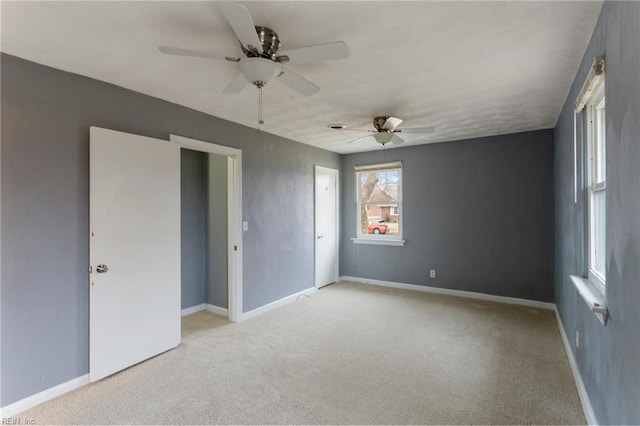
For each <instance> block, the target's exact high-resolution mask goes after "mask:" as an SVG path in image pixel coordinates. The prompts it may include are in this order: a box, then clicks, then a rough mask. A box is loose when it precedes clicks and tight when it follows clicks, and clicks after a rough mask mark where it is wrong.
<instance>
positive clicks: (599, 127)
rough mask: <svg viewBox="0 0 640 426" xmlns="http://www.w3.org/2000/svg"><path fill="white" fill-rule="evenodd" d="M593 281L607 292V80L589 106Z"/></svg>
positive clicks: (590, 227) (589, 192)
mask: <svg viewBox="0 0 640 426" xmlns="http://www.w3.org/2000/svg"><path fill="white" fill-rule="evenodd" d="M585 110H586V111H585V113H586V118H587V120H586V124H587V129H586V130H587V131H586V136H587V182H588V186H587V191H588V204H587V210H588V218H589V220H588V234H589V250H588V257H589V262H588V264H589V280H590V281H592V282H593V283H595V284H597V285H598V286H599V287H600V290H601V291H602V293H603V294H604V292H605V289H604V286H605V283H606V210H607V209H606V183H607V180H606V120H605V118H606V108H605V93H604V79H602V81H601V82H600V84H599V85H598V86H597V87H596V88H595V89H594V91H593V94H592V95H591V97H590V99H589V100H588V101H587V103H586V105H585Z"/></svg>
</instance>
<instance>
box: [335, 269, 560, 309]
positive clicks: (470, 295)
mask: <svg viewBox="0 0 640 426" xmlns="http://www.w3.org/2000/svg"><path fill="white" fill-rule="evenodd" d="M340 281H353V282H357V283H363V284H372V285H379V286H382V287H391V288H401V289H404V290H414V291H421V292H423V293H434V294H444V295H446V296H455V297H465V298H467V299H477V300H486V301H489V302H498V303H508V304H510V305H521V306H528V307H531V308H540V309H549V310H554V309H555V306H556V305H555V304H554V303H548V302H540V301H538V300H529V299H519V298H517V297H506V296H495V295H493V294H484V293H475V292H472V291H463V290H452V289H448V288H438V287H429V286H424V285H417V284H404V283H396V282H392V281H381V280H373V279H370V278H360V277H349V276H342V277H340Z"/></svg>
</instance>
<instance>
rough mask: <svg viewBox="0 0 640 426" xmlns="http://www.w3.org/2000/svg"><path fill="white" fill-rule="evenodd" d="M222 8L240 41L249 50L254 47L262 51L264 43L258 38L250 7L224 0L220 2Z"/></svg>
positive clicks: (259, 51)
mask: <svg viewBox="0 0 640 426" xmlns="http://www.w3.org/2000/svg"><path fill="white" fill-rule="evenodd" d="M220 10H222V14H223V15H224V17H225V18H227V22H229V25H231V28H232V29H233V32H234V33H236V37H238V40H240V43H242V45H243V46H244V47H246V48H247V49H249V50H251V48H252V47H253V48H255V50H256V51H257V52H258V53H262V44H261V43H260V39H259V38H258V33H257V32H256V26H255V25H253V20H252V19H251V14H250V13H249V9H247V8H246V7H244V6H242V5H239V4H237V3H231V2H226V1H223V2H220Z"/></svg>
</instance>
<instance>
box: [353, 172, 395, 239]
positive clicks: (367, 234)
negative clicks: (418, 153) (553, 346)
mask: <svg viewBox="0 0 640 426" xmlns="http://www.w3.org/2000/svg"><path fill="white" fill-rule="evenodd" d="M355 175H356V204H357V205H356V224H357V237H358V239H364V240H401V239H402V164H401V163H399V162H396V163H386V164H375V165H370V166H358V167H356V168H355Z"/></svg>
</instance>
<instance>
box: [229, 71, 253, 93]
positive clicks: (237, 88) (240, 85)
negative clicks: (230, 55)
mask: <svg viewBox="0 0 640 426" xmlns="http://www.w3.org/2000/svg"><path fill="white" fill-rule="evenodd" d="M247 84H249V80H247V77H245V76H244V74H243V73H238V75H236V76H235V77H234V78H233V80H231V83H229V85H228V86H227V87H225V88H224V90H223V91H222V93H226V94H231V93H240V92H241V91H242V89H244V87H245V86H246V85H247Z"/></svg>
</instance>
